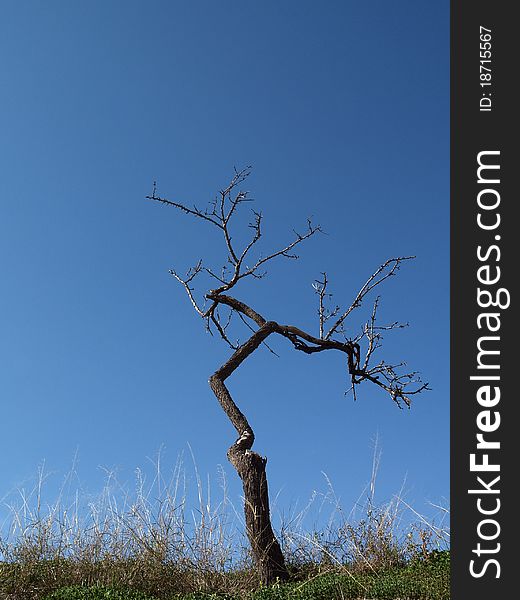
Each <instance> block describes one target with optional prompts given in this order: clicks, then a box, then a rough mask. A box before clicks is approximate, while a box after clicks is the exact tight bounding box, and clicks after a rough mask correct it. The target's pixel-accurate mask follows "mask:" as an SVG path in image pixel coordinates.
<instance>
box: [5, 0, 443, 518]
mask: <svg viewBox="0 0 520 600" xmlns="http://www.w3.org/2000/svg"><path fill="white" fill-rule="evenodd" d="M448 34H449V5H448V3H447V2H435V3H432V2H426V1H422V0H421V1H398V2H392V3H389V2H385V1H373V2H363V3H360V2H350V1H345V2H339V1H329V2H327V3H321V4H319V3H316V2H308V1H302V2H274V1H267V2H261V3H260V2H252V1H241V2H237V1H229V0H227V1H221V2H210V1H204V2H203V1H196V2H180V1H179V2H177V1H172V2H166V1H151V2H135V1H124V2H123V1H115V0H112V1H111V2H100V1H91V2H88V3H87V2H65V1H58V0H55V1H52V2H45V3H44V2H36V1H26V2H14V1H8V2H4V3H2V6H1V7H0V53H1V55H2V57H3V61H2V62H3V67H2V74H1V78H2V81H1V86H0V88H1V90H2V91H1V96H0V103H1V107H0V108H1V110H0V131H1V144H0V164H1V165H2V177H1V178H0V261H1V272H2V278H1V280H0V306H1V311H2V317H3V318H2V328H1V335H0V364H1V365H2V369H1V370H2V375H1V379H0V396H1V402H2V436H1V440H0V444H1V450H0V461H1V467H0V472H1V474H2V475H1V480H0V498H1V497H2V496H4V495H5V494H8V493H10V492H11V491H12V490H13V489H15V488H16V487H17V486H20V485H27V484H28V483H27V482H29V481H30V480H31V478H32V477H34V475H35V473H36V471H37V468H38V465H40V464H41V463H42V461H43V460H45V463H46V465H47V468H48V469H49V470H51V471H55V472H56V473H57V475H56V477H57V478H58V479H59V478H60V476H61V475H60V474H64V473H65V472H66V471H67V469H68V468H69V466H70V464H71V462H72V460H73V457H74V455H75V454H76V452H77V456H78V473H79V477H80V480H81V485H82V487H83V489H84V490H87V491H88V492H89V493H95V491H96V489H99V488H100V486H101V485H102V481H103V477H104V474H103V471H102V469H100V466H105V467H108V468H115V469H117V471H118V473H119V477H120V478H121V479H122V480H123V481H129V482H131V481H132V479H133V476H134V470H135V468H136V467H137V466H142V465H145V464H148V462H147V457H152V456H154V455H156V454H157V451H158V450H159V448H160V447H163V448H164V449H163V462H164V464H165V465H166V467H165V468H169V467H168V465H173V464H174V463H175V459H176V457H177V454H178V453H179V452H180V451H182V450H185V449H186V448H187V444H188V443H189V444H190V445H191V447H192V448H193V452H194V454H195V456H196V460H197V464H198V469H199V471H200V472H201V473H202V474H206V473H209V474H210V475H211V476H213V474H215V473H216V471H217V466H218V465H219V464H222V465H223V466H224V468H225V470H226V472H227V473H228V479H229V480H230V484H231V486H232V487H231V490H232V493H233V494H235V497H236V498H238V497H239V493H240V486H239V484H238V482H237V478H236V476H235V474H234V472H233V471H232V468H231V466H230V465H229V464H228V463H227V462H226V455H225V453H226V449H227V447H228V446H229V445H230V443H231V442H232V441H233V440H234V438H235V433H234V431H233V429H232V427H231V425H229V423H228V422H227V419H226V417H225V415H224V414H223V413H222V411H221V409H220V408H219V406H218V404H217V402H216V400H215V399H214V397H213V396H212V394H211V391H210V389H209V387H208V385H207V379H208V376H209V375H210V374H211V373H212V372H213V371H214V370H215V369H216V368H217V367H218V366H219V365H220V364H222V363H223V362H224V361H225V360H226V358H227V357H228V355H229V351H228V349H227V348H226V347H225V345H224V344H223V343H221V342H220V341H219V340H218V339H216V338H211V337H209V336H208V335H207V334H206V333H205V331H204V327H203V323H202V322H201V321H200V319H199V317H198V316H197V315H196V314H195V313H194V311H193V310H192V309H191V306H190V305H189V302H188V300H187V298H186V297H185V296H184V294H183V292H182V290H181V288H180V286H179V285H178V284H176V282H175V281H174V280H173V279H172V278H171V277H170V276H169V275H168V269H169V268H171V267H175V268H176V269H178V270H179V271H182V270H184V269H186V268H187V267H189V266H190V265H192V264H193V263H194V262H196V260H197V259H198V258H200V257H202V256H208V255H210V256H213V255H214V253H216V252H217V251H218V250H220V248H219V247H218V239H217V238H216V237H212V236H213V233H214V232H212V231H211V230H210V229H208V228H206V227H204V224H201V223H196V222H193V221H192V220H190V218H189V217H187V216H185V215H182V214H178V213H177V212H176V211H174V210H173V209H171V210H170V209H168V208H167V207H164V206H161V205H156V204H153V203H151V202H149V201H146V200H145V196H146V195H147V194H148V193H150V192H151V190H152V183H153V181H154V180H157V183H158V191H159V193H160V194H162V195H164V196H166V197H169V198H171V199H176V200H178V201H181V202H185V203H187V204H192V203H196V204H197V205H199V206H204V205H205V203H206V202H207V201H209V200H211V199H212V198H213V197H214V195H215V193H216V192H217V190H218V189H220V188H221V187H223V186H224V185H225V184H226V183H227V181H228V180H229V178H230V176H231V174H232V170H233V167H234V166H237V167H242V166H245V165H248V164H251V165H253V167H254V171H253V174H252V175H251V177H250V179H249V180H248V185H247V187H248V189H250V190H251V195H252V196H253V197H254V198H255V200H256V203H257V204H256V208H259V209H260V208H261V210H262V212H263V213H264V216H265V224H264V233H265V235H264V238H263V244H264V245H263V249H264V250H265V251H268V250H269V249H271V248H277V247H278V246H279V245H280V244H282V243H283V242H285V241H287V240H288V239H290V238H291V235H292V230H293V228H296V229H298V228H300V229H301V228H303V227H304V226H305V223H306V219H307V217H308V216H312V217H313V219H314V221H315V222H317V223H319V224H320V225H321V226H322V228H323V229H324V230H325V231H326V233H327V235H323V236H319V237H316V238H314V239H312V240H310V241H309V242H308V244H307V245H306V246H304V247H302V248H301V252H300V255H301V259H300V261H297V262H294V261H283V260H280V261H279V262H277V263H276V264H273V265H272V268H271V269H270V275H269V277H268V278H267V279H265V280H263V281H261V282H254V283H253V284H251V285H249V284H248V285H246V286H244V289H243V296H241V295H240V294H241V291H240V289H239V288H237V289H236V292H237V296H239V297H241V298H242V299H244V300H245V301H249V302H250V303H251V304H253V305H254V306H255V307H256V308H257V310H259V312H261V313H262V314H264V316H266V317H267V318H272V319H275V320H279V321H280V322H288V323H292V324H295V325H299V326H301V327H304V328H307V329H309V330H313V331H317V329H316V328H317V319H316V314H315V312H316V298H315V297H314V295H313V292H312V288H311V284H312V282H313V281H314V279H316V278H317V277H318V276H319V274H320V272H321V271H324V270H325V271H327V274H328V276H329V278H330V281H331V284H330V285H331V290H332V291H334V292H335V301H336V302H337V303H339V304H343V305H344V304H348V303H350V301H351V300H352V298H353V297H354V295H355V293H356V292H357V290H358V289H359V287H360V285H361V284H362V283H363V282H364V281H365V280H366V278H367V276H368V275H369V274H370V273H371V272H372V271H373V270H374V269H375V268H376V267H377V266H378V265H379V264H380V263H381V262H383V261H384V260H385V259H386V258H389V257H392V256H396V255H410V254H413V255H416V256H417V259H416V260H415V261H413V262H411V263H409V264H406V265H404V266H403V268H402V270H401V272H400V274H399V276H398V277H395V278H392V279H391V280H390V281H389V282H388V285H386V286H385V288H384V289H381V293H382V307H381V318H382V320H386V321H394V320H399V321H406V322H409V323H410V327H409V328H408V329H405V330H402V331H398V332H393V333H392V334H389V335H388V337H387V339H386V340H385V341H386V344H385V348H386V350H385V351H386V354H382V355H381V357H384V358H388V359H389V360H406V361H407V362H408V363H409V365H410V367H411V368H413V369H417V370H419V371H421V373H422V374H423V376H424V378H425V379H426V380H427V381H429V382H430V385H431V387H432V391H431V392H429V393H427V394H423V395H421V396H420V397H418V398H416V401H415V402H414V405H413V407H412V409H411V410H409V411H408V410H403V411H400V410H398V409H397V407H396V406H395V405H394V404H393V403H392V402H391V400H390V399H389V398H388V397H387V396H386V395H385V394H384V393H383V392H381V391H380V390H378V389H375V388H374V386H370V385H364V386H362V387H361V388H360V389H359V398H358V401H357V402H353V401H352V398H351V397H350V396H345V395H344V391H345V390H346V389H347V387H348V383H347V377H346V370H345V365H344V360H343V358H342V357H341V356H335V355H333V354H332V353H324V354H320V355H318V356H310V357H309V356H305V355H302V354H300V353H297V352H294V350H291V347H289V346H288V345H287V344H284V343H283V340H282V341H280V342H276V343H275V346H276V348H277V351H278V353H279V354H280V358H276V357H274V356H273V355H271V354H269V353H268V352H266V351H262V350H261V351H259V352H257V354H255V355H254V356H253V357H252V358H251V359H249V360H248V362H247V363H246V364H244V365H243V366H242V367H241V369H240V370H239V371H238V372H237V373H235V374H234V375H233V377H232V379H230V380H229V387H230V389H231V391H232V393H233V394H234V396H235V398H236V400H237V403H238V404H239V405H240V406H241V408H242V410H243V411H244V412H245V413H246V415H247V416H248V418H249V420H250V422H251V424H252V426H253V428H254V429H255V432H256V443H255V448H256V449H257V450H258V451H259V452H260V453H262V454H266V455H267V456H268V458H269V463H268V474H269V477H270V486H271V492H272V495H275V494H277V493H278V492H280V497H279V500H278V502H279V503H280V505H281V506H282V507H284V506H289V505H290V504H291V503H294V502H296V501H299V502H305V500H306V499H307V498H308V497H309V496H310V494H311V493H312V490H314V489H323V488H324V487H325V484H324V478H323V475H322V471H323V472H326V473H327V475H328V476H329V477H330V479H331V481H332V482H333V484H334V487H335V490H336V493H337V495H338V496H340V497H341V499H342V502H343V504H344V505H345V506H346V507H348V508H350V507H351V506H352V505H353V504H354V502H355V501H356V499H357V498H358V496H359V494H360V493H361V492H362V490H363V487H364V485H365V484H366V482H367V480H368V479H369V477H370V469H371V461H372V450H373V443H374V442H373V440H374V438H375V437H376V436H378V439H379V445H380V447H381V449H382V461H381V468H380V475H379V483H378V486H379V487H378V497H380V498H381V499H387V498H389V497H391V496H392V494H393V493H396V492H398V491H399V489H400V487H401V484H402V482H403V479H404V478H405V477H406V485H405V491H406V499H407V501H408V502H410V503H411V504H413V505H414V506H415V507H416V508H417V510H419V511H420V512H425V513H427V514H428V513H431V512H432V510H433V509H432V508H431V506H430V505H429V504H428V503H429V502H434V503H438V502H440V501H441V500H442V498H446V497H447V496H448V495H449V487H448V485H449V366H448V365H449V320H448V316H449V313H448V309H449V288H448V281H449V247H448V227H449V222H448V215H449V112H448V111H449V89H448V78H449V68H448V67H449V63H448V60H449V43H448ZM364 318H366V314H365V313H362V312H361V311H360V314H359V316H355V317H354V319H353V321H352V326H353V328H354V329H355V330H356V331H357V330H358V329H359V327H360V324H361V323H362V321H363V319H364ZM356 319H357V320H356Z"/></svg>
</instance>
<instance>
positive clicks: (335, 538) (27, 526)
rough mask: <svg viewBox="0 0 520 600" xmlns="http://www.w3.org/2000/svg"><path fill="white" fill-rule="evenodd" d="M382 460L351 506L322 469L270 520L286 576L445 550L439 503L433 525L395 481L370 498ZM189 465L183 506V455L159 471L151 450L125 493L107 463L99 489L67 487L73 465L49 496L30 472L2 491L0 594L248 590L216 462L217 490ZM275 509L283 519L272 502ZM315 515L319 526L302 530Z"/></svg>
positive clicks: (249, 569) (239, 531)
mask: <svg viewBox="0 0 520 600" xmlns="http://www.w3.org/2000/svg"><path fill="white" fill-rule="evenodd" d="M379 459H380V454H379V453H378V451H377V450H376V452H375V453H374V462H373V469H372V474H371V477H370V481H369V483H368V485H367V487H366V489H365V490H363V491H362V493H361V494H360V497H359V499H358V502H356V504H355V506H354V507H353V508H352V509H351V510H350V511H349V512H348V513H346V512H345V511H344V509H343V508H342V506H341V503H340V502H339V500H338V499H337V497H336V494H335V492H334V487H333V485H332V482H331V481H330V480H329V479H328V478H327V476H326V475H324V477H325V484H326V485H325V490H324V491H323V492H313V494H312V496H311V498H310V500H309V502H308V503H307V504H306V505H305V506H304V507H303V508H302V509H300V510H294V511H293V512H292V513H291V514H290V515H289V516H287V515H286V516H282V517H281V518H279V519H278V521H279V522H278V523H276V519H275V527H277V533H278V536H279V539H280V542H281V544H282V548H283V551H284V554H285V556H286V558H287V562H288V564H289V566H290V569H291V571H292V572H293V574H294V576H295V578H302V579H304V578H308V577H313V576H315V575H317V574H320V573H324V572H329V571H341V572H343V571H344V572H348V573H351V574H353V576H354V575H355V573H356V572H359V571H363V570H372V571H377V570H380V569H384V568H389V567H393V566H398V565H401V564H405V563H406V562H408V561H410V560H414V559H416V558H418V557H419V558H420V557H425V556H427V555H428V553H430V552H431V551H432V550H434V549H445V548H447V547H449V530H448V526H447V520H448V516H449V513H448V510H447V509H446V508H443V507H441V506H438V507H436V508H437V509H438V515H439V518H438V519H437V522H436V523H435V522H433V521H432V520H431V519H430V520H429V519H426V518H425V517H423V516H422V515H420V514H419V513H418V512H417V511H416V510H415V509H413V508H412V507H411V506H410V505H409V504H408V503H407V502H406V501H405V500H404V498H403V496H404V493H403V488H402V489H401V490H400V492H399V493H398V494H396V495H395V496H394V497H393V498H391V499H390V500H389V501H388V502H386V503H382V504H378V503H376V493H375V490H376V480H377V472H378V468H379ZM191 469H192V477H191V479H192V480H194V481H195V488H196V489H195V492H196V493H195V498H196V499H195V502H194V504H192V505H191V506H190V505H189V499H190V498H191V497H193V495H189V494H188V486H187V481H188V477H187V467H186V466H185V464H184V461H183V460H182V458H179V460H178V461H177V463H176V464H175V466H174V468H173V469H172V472H171V473H170V475H169V476H168V477H166V476H165V473H164V472H163V468H162V466H161V456H160V454H159V455H158V458H157V460H156V461H155V464H154V468H153V474H152V476H151V477H149V479H147V478H146V477H145V475H144V473H143V471H142V470H141V469H137V470H136V474H135V485H134V488H133V489H132V490H128V489H127V488H125V486H123V485H121V484H120V483H119V481H118V479H117V476H116V474H115V473H114V472H113V471H106V473H105V475H106V479H105V485H104V487H103V490H102V491H101V493H100V494H99V495H98V496H97V497H96V498H88V497H87V498H85V497H84V496H83V495H82V494H81V493H80V492H79V490H78V489H74V481H76V479H77V473H76V469H75V467H73V468H72V469H71V471H70V473H68V474H67V476H66V477H65V479H64V481H63V483H62V485H61V486H60V489H59V491H58V494H57V498H56V499H55V500H54V501H53V502H52V503H49V502H46V501H45V499H44V498H45V494H44V491H45V487H46V485H48V474H47V473H46V472H45V470H44V469H43V468H41V469H39V471H38V476H37V478H36V481H35V483H34V485H33V486H32V487H31V488H29V489H28V490H26V489H20V490H17V491H16V492H15V493H14V494H12V495H11V496H10V497H9V498H7V499H5V500H4V505H5V507H6V508H7V518H6V520H5V522H4V523H3V526H2V528H1V530H0V531H1V533H0V561H1V562H0V597H1V598H10V599H15V598H16V599H20V600H25V599H31V600H33V599H36V598H41V597H43V596H44V595H45V594H46V593H49V592H51V591H54V590H56V589H59V588H60V587H64V586H68V585H78V584H79V585H94V584H102V585H111V586H124V587H128V588H131V589H138V590H140V591H143V592H146V593H149V594H153V595H155V596H157V597H160V598H167V597H171V596H172V595H173V594H175V593H188V592H193V591H212V592H221V593H229V594H240V593H241V592H247V591H249V590H251V589H253V588H255V587H257V585H258V583H259V582H258V580H257V577H256V574H255V571H254V568H253V563H252V557H251V554H250V550H249V545H248V542H247V538H246V536H245V535H244V526H243V520H242V508H241V507H238V508H237V507H236V506H235V505H234V503H233V501H232V499H231V498H230V497H229V494H228V491H227V485H226V478H225V473H224V471H223V469H220V472H219V477H218V478H219V485H218V486H217V489H218V493H217V494H213V492H212V486H211V481H210V479H209V478H207V480H206V481H205V482H204V483H203V481H202V478H201V477H200V475H199V473H198V470H197V466H196V463H195V461H193V467H192V468H191ZM273 514H274V515H275V516H276V515H278V516H279V517H280V512H279V511H278V510H277V508H276V506H274V507H273ZM316 518H319V522H320V526H319V527H317V526H314V527H312V526H311V527H309V525H308V523H309V522H310V521H312V519H316Z"/></svg>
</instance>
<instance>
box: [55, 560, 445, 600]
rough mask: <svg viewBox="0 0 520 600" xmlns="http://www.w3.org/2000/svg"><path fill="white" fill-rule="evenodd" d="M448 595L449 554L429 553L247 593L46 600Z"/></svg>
mask: <svg viewBox="0 0 520 600" xmlns="http://www.w3.org/2000/svg"><path fill="white" fill-rule="evenodd" d="M449 597H450V555H449V552H433V553H431V554H430V555H429V556H428V557H427V558H426V559H422V560H416V561H413V562H412V563H410V564H408V565H406V566H404V567H394V568H392V569H384V570H381V571H379V572H372V571H364V572H355V571H354V572H353V573H347V572H346V570H345V569H341V570H338V571H337V572H331V573H326V574H322V575H317V576H314V577H309V578H308V579H305V580H303V581H293V582H290V583H286V584H281V585H279V584H275V585H273V586H271V587H264V588H262V587H260V588H259V589H256V590H254V591H250V592H244V591H243V592H236V593H227V594H226V593H220V594H218V593H209V592H193V593H190V594H172V595H168V596H162V594H160V595H159V596H154V595H150V594H145V593H142V592H140V591H136V590H126V591H125V590H123V589H122V588H114V587H103V586H91V587H81V586H73V587H65V588H62V589H60V590H57V591H55V592H53V593H51V594H49V595H47V596H46V597H45V600H160V598H167V600H349V599H350V600H354V599H355V600H358V599H361V598H370V599H371V600H395V599H399V600H449Z"/></svg>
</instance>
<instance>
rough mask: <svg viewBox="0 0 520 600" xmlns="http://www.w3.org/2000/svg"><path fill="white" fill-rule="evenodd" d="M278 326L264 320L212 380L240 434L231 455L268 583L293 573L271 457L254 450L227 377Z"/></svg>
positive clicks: (253, 544)
mask: <svg viewBox="0 0 520 600" xmlns="http://www.w3.org/2000/svg"><path fill="white" fill-rule="evenodd" d="M276 326H277V325H276V323H273V322H264V324H263V325H262V326H261V327H260V328H259V329H258V330H257V331H256V332H255V333H254V334H253V335H252V336H251V337H250V338H249V340H248V341H247V342H245V344H243V345H242V346H240V348H238V350H236V352H235V353H234V354H233V355H232V356H231V358H230V359H229V360H228V361H227V362H226V363H225V364H224V365H223V366H222V367H221V368H220V369H218V371H216V372H215V373H214V374H213V375H212V376H211V377H210V379H209V384H210V386H211V389H212V390H213V393H214V394H215V396H216V397H217V400H218V401H219V403H220V405H221V406H222V408H223V409H224V412H225V413H226V414H227V416H228V418H229V420H230V421H231V423H232V424H233V426H234V427H235V429H236V430H237V432H238V434H239V436H240V437H239V438H238V440H237V441H236V442H235V443H234V444H233V445H232V446H231V447H230V448H229V450H228V452H227V457H228V459H229V461H230V463H231V464H232V465H233V467H234V468H235V470H236V471H237V473H238V475H239V477H240V479H241V480H242V487H243V490H244V499H245V503H244V513H245V523H246V533H247V537H248V539H249V542H250V544H251V548H252V551H253V556H254V558H255V561H256V564H257V567H258V571H259V575H260V579H261V581H262V583H264V584H266V585H269V584H271V583H274V582H275V581H276V579H279V580H282V581H283V580H286V579H287V578H288V576H289V574H288V571H287V568H286V566H285V560H284V557H283V554H282V550H281V548H280V544H279V542H278V540H277V539H276V536H275V534H274V531H273V528H272V526H271V517H270V511H269V491H268V486H267V475H266V470H265V467H266V464H267V459H266V458H264V457H263V456H260V455H259V454H257V453H256V452H253V451H252V450H251V447H252V446H253V442H254V439H255V436H254V433H253V430H252V428H251V426H250V425H249V423H248V421H247V419H246V417H245V416H244V415H243V413H242V412H241V411H240V409H239V408H238V406H237V405H236V404H235V402H234V401H233V399H232V397H231V394H230V393H229V390H228V389H227V387H226V385H225V384H224V380H225V379H226V378H227V377H228V376H229V375H231V373H232V372H233V371H234V370H235V369H236V368H237V367H238V366H239V365H240V364H241V363H242V362H243V361H244V360H245V359H246V358H247V357H248V356H249V355H250V354H251V353H252V352H254V351H255V350H256V348H258V346H259V345H260V344H261V343H262V342H263V341H264V340H265V338H266V337H267V336H268V335H270V334H271V333H272V332H273V331H274V330H275V328H276Z"/></svg>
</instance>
